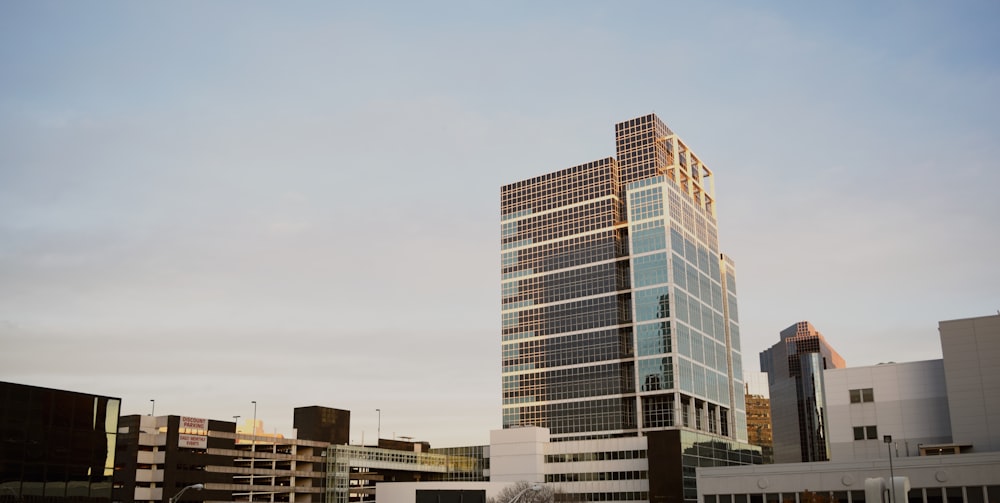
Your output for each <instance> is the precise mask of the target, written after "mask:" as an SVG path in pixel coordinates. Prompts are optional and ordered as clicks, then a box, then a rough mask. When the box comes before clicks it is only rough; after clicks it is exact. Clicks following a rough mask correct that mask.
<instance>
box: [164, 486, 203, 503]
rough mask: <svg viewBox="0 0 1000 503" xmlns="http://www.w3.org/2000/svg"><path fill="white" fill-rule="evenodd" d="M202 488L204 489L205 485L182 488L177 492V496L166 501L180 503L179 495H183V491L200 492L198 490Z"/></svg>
mask: <svg viewBox="0 0 1000 503" xmlns="http://www.w3.org/2000/svg"><path fill="white" fill-rule="evenodd" d="M204 488H205V484H191V485H189V486H186V487H184V488H183V489H181V490H180V491H177V494H175V495H173V496H172V497H171V498H170V499H169V500H167V501H169V503H176V502H178V501H180V499H181V495H182V494H184V491H187V490H188V489H194V490H195V491H200V490H202V489H204Z"/></svg>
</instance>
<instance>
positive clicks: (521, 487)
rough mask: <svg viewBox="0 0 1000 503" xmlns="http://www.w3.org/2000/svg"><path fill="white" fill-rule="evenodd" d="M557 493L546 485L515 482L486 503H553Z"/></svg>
mask: <svg viewBox="0 0 1000 503" xmlns="http://www.w3.org/2000/svg"><path fill="white" fill-rule="evenodd" d="M555 495H556V491H555V490H554V489H552V488H551V487H548V486H546V485H545V484H538V483H533V482H525V481H523V480H522V481H520V482H515V483H513V484H511V485H509V486H507V487H504V488H503V489H501V490H500V492H499V493H497V495H496V496H494V497H492V498H487V499H486V503H515V502H514V499H515V498H516V499H517V502H516V503H553V502H554V501H555Z"/></svg>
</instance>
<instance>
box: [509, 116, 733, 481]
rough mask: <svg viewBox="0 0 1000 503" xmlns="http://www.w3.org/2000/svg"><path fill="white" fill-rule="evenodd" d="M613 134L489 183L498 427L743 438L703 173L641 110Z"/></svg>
mask: <svg viewBox="0 0 1000 503" xmlns="http://www.w3.org/2000/svg"><path fill="white" fill-rule="evenodd" d="M615 141H616V146H617V149H616V156H615V157H613V158H611V157H609V158H605V159H600V160H596V161H593V162H589V163H586V164H582V165H579V166H574V167H571V168H568V169H564V170H561V171H556V172H553V173H548V174H545V175H541V176H537V177H534V178H530V179H528V180H523V181H519V182H515V183H511V184H509V185H505V186H503V187H502V189H501V234H502V238H501V268H502V279H501V285H502V287H501V289H502V308H501V312H502V325H503V326H502V334H503V335H502V347H503V363H502V375H503V426H504V428H510V427H517V426H525V425H534V426H543V427H546V428H548V429H549V431H550V432H551V439H552V441H570V440H586V439H599V438H615V437H633V436H640V435H649V434H651V433H654V432H661V431H668V430H695V431H698V432H701V433H704V434H707V435H709V436H715V437H716V438H719V437H725V438H729V439H734V440H737V441H746V439H747V427H746V413H745V406H744V387H743V383H742V377H741V376H742V375H743V370H742V365H741V361H742V356H741V353H740V337H739V325H738V317H737V309H736V289H735V272H734V265H733V262H732V260H730V259H729V258H728V257H726V256H725V255H723V254H721V253H720V251H719V239H718V226H717V222H716V208H715V198H714V182H713V174H712V171H711V170H709V169H708V167H706V166H705V164H703V163H702V161H701V159H700V158H699V157H698V156H697V155H695V154H694V153H693V152H692V151H691V150H690V149H689V148H688V146H687V145H686V144H685V143H684V142H683V141H682V140H681V139H680V138H678V137H677V135H675V134H674V133H673V132H672V131H671V130H670V129H669V128H668V127H667V126H666V125H664V123H663V122H661V121H660V119H659V118H657V117H656V116H655V115H652V114H651V115H646V116H643V117H638V118H635V119H631V120H628V121H624V122H621V123H619V124H617V125H616V126H615ZM691 471H692V473H693V468H692V469H691Z"/></svg>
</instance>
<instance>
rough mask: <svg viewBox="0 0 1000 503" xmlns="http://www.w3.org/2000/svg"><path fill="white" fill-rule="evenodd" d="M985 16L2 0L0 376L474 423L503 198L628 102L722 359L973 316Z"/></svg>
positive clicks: (997, 103)
mask: <svg viewBox="0 0 1000 503" xmlns="http://www.w3.org/2000/svg"><path fill="white" fill-rule="evenodd" d="M998 21H1000V4H997V3H996V2H959V3H948V4H945V3H940V2H902V1H900V2H876V3H862V2H853V3H852V2H847V3H843V2H842V3H836V4H834V3H830V4H823V5H818V6H817V5H809V4H801V3H799V2H770V3H767V2H761V3H751V4H748V3H745V2H731V3H727V2H711V3H698V4H696V5H692V4H690V3H687V2H676V3H675V2H615V3H611V2H606V3H590V2H573V3H561V4H560V3H550V4H546V5H535V4H532V3H528V2H523V3H518V2H513V3H510V2H505V3H502V4H500V3H483V2H468V3H436V2H432V3H422V4H420V5H413V4H410V3H403V2H400V3H393V2H382V3H372V2H369V3H361V2H350V3H347V2H283V3H280V4H279V3H272V2H253V1H250V2H235V1H232V2H227V1H218V2H86V3H84V2H70V1H66V2H47V1H38V2H35V1H33V2H26V1H25V2H4V3H2V4H0V349H2V351H0V379H3V380H8V381H14V382H22V383H27V384H35V385H41V386H49V387H56V388H63V389H73V390H79V391H86V392H94V393H99V394H107V395H112V396H119V397H122V398H123V400H124V412H125V413H143V414H145V413H149V406H150V403H149V400H151V399H155V400H156V404H157V405H156V408H157V413H158V414H160V413H171V414H185V415H192V416H200V417H211V418H215V419H226V418H228V417H231V416H234V415H240V416H242V417H243V418H247V417H250V415H252V406H251V404H250V402H251V401H252V400H256V401H257V402H258V418H260V419H263V420H264V421H265V425H266V426H267V427H268V428H269V429H272V428H273V429H277V430H278V431H279V432H283V433H285V434H289V433H290V432H291V415H292V408H293V407H296V406H305V405H325V406H332V407H338V408H344V409H349V410H351V411H352V416H353V417H352V425H353V427H352V439H353V440H355V441H361V439H362V435H364V436H365V440H366V441H369V442H370V441H371V440H372V439H373V438H374V435H375V431H376V429H377V415H376V413H375V409H376V408H380V409H381V410H382V415H381V419H382V423H381V425H382V426H381V430H382V432H383V436H386V437H389V436H392V435H406V436H412V437H414V438H418V439H423V440H427V441H430V442H431V443H432V445H435V446H449V445H467V444H482V443H486V442H488V431H489V430H490V429H494V428H498V427H499V426H500V378H499V347H500V344H499V335H498V332H499V309H498V306H499V270H498V267H499V260H498V254H499V250H498V242H499V225H498V224H499V209H498V208H499V188H500V186H501V185H503V184H505V183H509V182H512V181H516V180H520V179H524V178H528V177H531V176H535V175H538V174H542V173H545V172H549V171H555V170H558V169H562V168H566V167H570V166H574V165H577V164H581V163H585V162H589V161H591V160H595V159H599V158H604V157H608V156H612V155H614V143H613V139H614V138H613V126H614V123H615V122H618V121H621V120H626V119H629V118H632V117H635V116H638V115H643V114H646V113H649V112H655V113H657V114H658V115H659V116H660V117H661V118H662V119H663V120H664V122H666V123H667V124H668V125H669V126H670V127H671V128H672V129H673V130H674V131H675V132H677V133H678V134H679V135H680V136H681V137H682V138H683V139H684V140H685V141H686V142H687V143H688V144H689V145H690V146H691V147H692V149H693V150H694V151H695V152H696V153H698V154H699V156H700V157H701V158H702V159H703V160H704V161H705V162H706V163H707V164H708V165H709V166H710V167H711V168H712V169H713V170H714V172H715V174H716V196H717V198H718V214H719V223H720V239H721V244H722V248H723V250H724V251H725V252H726V253H728V254H729V255H731V256H732V257H733V258H734V259H735V261H736V264H737V274H738V277H737V284H738V290H739V302H740V306H739V307H740V317H741V323H742V332H743V349H744V365H745V367H746V368H748V369H756V368H757V354H758V353H759V352H760V351H761V350H763V349H765V348H766V347H768V346H770V345H771V344H773V343H774V342H775V341H776V340H777V334H778V332H779V331H780V330H781V329H783V328H785V327H787V326H789V325H791V324H793V323H795V322H797V321H800V320H809V321H811V322H812V323H813V324H815V325H816V327H817V328H818V329H819V330H820V331H822V332H823V333H824V334H825V336H826V337H827V339H828V340H829V342H830V343H831V344H833V345H834V347H836V348H837V349H838V350H839V351H840V353H841V354H842V355H843V356H844V358H845V359H846V360H847V362H848V364H849V365H853V366H857V365H871V364H875V363H879V362H884V361H912V360H921V359H929V358H938V357H940V346H939V344H938V339H937V322H938V321H939V320H945V319H954V318H962V317H970V316H980V315H988V314H994V313H996V312H997V310H998V309H1000V294H998V290H997V285H998V284H1000V268H998V267H997V265H996V257H997V250H998V249H1000V232H998V230H1000V224H998V222H1000V198H998V197H997V187H998V186H1000V174H998V170H997V167H998V166H997V164H998V163H997V159H1000V143H998V142H997V137H998V134H1000V99H998V95H997V90H998V89H1000V57H998V56H997V55H998V54H1000V34H998V32H997V30H995V26H996V25H997V23H998Z"/></svg>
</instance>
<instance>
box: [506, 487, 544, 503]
mask: <svg viewBox="0 0 1000 503" xmlns="http://www.w3.org/2000/svg"><path fill="white" fill-rule="evenodd" d="M541 490H542V485H541V484H532V485H530V486H528V487H525V488H524V489H521V492H519V493H517V494H515V495H514V497H513V498H511V499H510V501H508V502H507V503H517V500H519V499H521V496H524V493H526V492H528V491H535V492H538V491H541Z"/></svg>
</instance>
